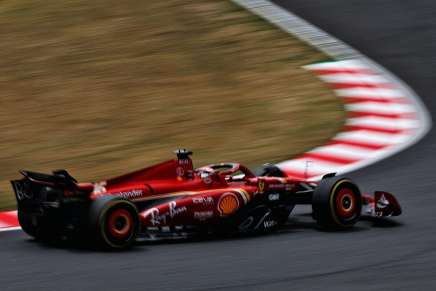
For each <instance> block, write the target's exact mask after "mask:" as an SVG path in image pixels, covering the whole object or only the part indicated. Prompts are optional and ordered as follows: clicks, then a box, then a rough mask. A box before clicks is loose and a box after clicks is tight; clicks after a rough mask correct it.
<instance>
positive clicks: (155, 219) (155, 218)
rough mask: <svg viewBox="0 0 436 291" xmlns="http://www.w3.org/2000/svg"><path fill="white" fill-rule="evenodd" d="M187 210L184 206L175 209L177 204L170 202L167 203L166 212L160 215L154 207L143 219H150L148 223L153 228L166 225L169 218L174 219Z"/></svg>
mask: <svg viewBox="0 0 436 291" xmlns="http://www.w3.org/2000/svg"><path fill="white" fill-rule="evenodd" d="M187 210H188V209H187V208H186V206H181V207H177V202H176V201H171V202H170V203H168V211H167V212H165V213H160V211H159V209H158V208H155V207H154V208H151V209H149V210H148V211H146V212H145V214H144V218H147V217H150V222H151V224H152V225H153V226H156V225H162V224H166V223H167V221H168V219H169V218H174V217H175V216H177V215H179V214H181V213H184V212H186V211H187Z"/></svg>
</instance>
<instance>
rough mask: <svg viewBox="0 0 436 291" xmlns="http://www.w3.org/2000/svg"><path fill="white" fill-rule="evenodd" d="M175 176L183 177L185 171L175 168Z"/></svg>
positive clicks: (181, 168)
mask: <svg viewBox="0 0 436 291" xmlns="http://www.w3.org/2000/svg"><path fill="white" fill-rule="evenodd" d="M176 174H177V176H178V177H183V175H184V174H185V170H184V169H183V167H177V168H176Z"/></svg>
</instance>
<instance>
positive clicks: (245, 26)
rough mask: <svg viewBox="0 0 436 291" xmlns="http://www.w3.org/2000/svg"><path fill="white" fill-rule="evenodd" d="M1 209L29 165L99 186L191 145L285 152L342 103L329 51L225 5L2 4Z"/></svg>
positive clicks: (211, 150)
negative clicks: (328, 68)
mask: <svg viewBox="0 0 436 291" xmlns="http://www.w3.org/2000/svg"><path fill="white" fill-rule="evenodd" d="M0 39H1V46H2V47H1V49H0V100H1V105H0V209H9V208H14V205H15V202H14V198H13V195H12V190H11V188H10V186H9V183H8V180H10V179H13V178H17V177H19V175H18V173H17V171H18V170H19V169H22V168H26V169H32V170H35V171H45V172H47V171H50V170H53V169H58V168H67V169H68V170H69V171H71V173H72V174H73V176H75V177H77V178H78V179H79V180H82V181H83V180H88V181H89V180H98V179H104V178H107V177H109V176H113V175H118V174H121V173H123V172H126V171H129V170H134V169H137V168H142V167H145V166H148V165H151V164H153V163H155V162H158V161H161V160H162V159H169V158H172V157H173V156H172V153H171V151H172V150H173V149H175V148H178V147H186V148H189V149H192V150H193V151H194V153H195V154H194V162H195V164H196V165H197V166H200V165H202V164H206V163H212V162H219V161H240V162H243V163H245V164H247V165H249V166H254V165H260V164H262V163H265V162H275V161H280V160H284V159H289V158H291V157H293V156H294V155H296V154H298V153H300V152H303V151H305V150H307V149H309V148H311V147H314V146H316V145H318V144H321V143H323V142H324V141H326V140H328V139H329V138H330V137H331V136H332V135H333V134H334V133H335V132H336V131H337V130H338V129H339V128H340V127H341V125H342V122H343V119H344V113H343V110H342V104H341V103H340V100H339V99H338V98H335V96H333V94H332V92H331V91H330V90H329V88H327V87H326V85H325V84H324V83H322V82H321V81H319V80H318V79H317V78H316V77H315V76H314V75H312V74H311V73H310V72H308V71H305V70H304V69H302V68H301V66H303V65H305V64H310V63H315V62H319V61H322V60H325V59H326V57H325V56H324V55H322V54H321V53H319V52H318V51H316V50H314V49H313V48H311V47H308V46H307V45H305V44H303V43H302V42H300V41H299V40H297V39H293V38H292V37H290V36H289V35H287V34H285V33H283V32H281V31H280V30H278V29H276V28H275V27H273V26H271V25H270V24H268V23H266V22H265V21H263V20H261V19H259V18H258V17H256V16H253V15H251V14H250V13H249V12H247V11H245V10H243V9H241V8H239V7H238V6H236V5H235V4H233V3H232V2H230V1H227V0H165V1H135V0H125V1H114V0H105V1H101V0H95V1H83V0H44V1H39V0H31V1H30V0H8V1H0Z"/></svg>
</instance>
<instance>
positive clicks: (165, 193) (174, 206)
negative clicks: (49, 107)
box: [80, 157, 299, 227]
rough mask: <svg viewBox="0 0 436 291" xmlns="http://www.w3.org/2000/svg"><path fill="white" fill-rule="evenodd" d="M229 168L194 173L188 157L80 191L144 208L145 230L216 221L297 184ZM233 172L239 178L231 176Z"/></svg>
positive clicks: (235, 167) (286, 179) (143, 222)
mask: <svg viewBox="0 0 436 291" xmlns="http://www.w3.org/2000/svg"><path fill="white" fill-rule="evenodd" d="M222 165H228V164H222ZM231 165H232V166H233V171H234V172H232V173H222V174H220V173H219V172H215V171H213V170H212V171H211V168H210V166H206V167H202V168H199V169H196V170H194V168H193V164H192V160H191V159H190V158H189V157H186V158H184V159H175V160H170V161H167V162H163V163H161V164H158V165H155V166H152V167H149V168H145V169H142V170H139V171H136V172H133V173H129V174H126V175H123V176H120V177H116V178H112V179H109V180H107V181H103V182H99V183H95V184H80V187H83V188H88V189H89V187H90V186H92V187H93V192H92V194H91V196H90V197H91V199H96V198H97V197H99V196H103V195H114V196H120V197H123V198H125V199H128V200H130V201H132V202H134V203H135V204H137V205H141V204H144V206H143V207H138V208H139V209H140V212H139V217H140V220H141V222H142V225H143V226H144V227H157V226H159V227H165V226H168V227H172V226H175V225H198V224H209V223H214V222H217V221H218V220H219V219H221V218H223V217H227V216H230V215H232V214H234V213H235V212H237V211H238V210H239V209H240V208H242V207H243V206H245V205H247V204H248V203H249V202H250V201H251V200H252V199H253V197H254V196H255V195H262V194H263V193H265V192H268V191H271V190H274V191H285V190H286V191H291V190H292V189H294V188H295V185H296V184H297V183H299V181H296V180H293V179H291V178H279V177H256V176H255V175H254V174H253V173H252V172H251V171H250V170H249V169H247V168H246V167H244V166H242V165H240V164H236V163H233V164H231ZM213 166H215V167H216V166H218V167H219V166H220V164H216V165H213ZM236 172H237V173H240V174H241V176H243V177H241V178H236V179H235V178H232V176H230V174H234V173H236ZM147 202H150V203H147ZM150 205H152V206H150Z"/></svg>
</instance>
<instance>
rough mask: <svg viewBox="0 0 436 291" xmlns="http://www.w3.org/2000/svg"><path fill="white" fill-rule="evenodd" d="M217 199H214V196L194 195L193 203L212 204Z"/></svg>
mask: <svg viewBox="0 0 436 291" xmlns="http://www.w3.org/2000/svg"><path fill="white" fill-rule="evenodd" d="M214 202H215V201H214V200H213V197H211V196H206V197H193V198H192V203H194V204H204V205H211V204H213V203H214Z"/></svg>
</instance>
